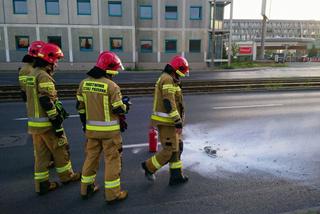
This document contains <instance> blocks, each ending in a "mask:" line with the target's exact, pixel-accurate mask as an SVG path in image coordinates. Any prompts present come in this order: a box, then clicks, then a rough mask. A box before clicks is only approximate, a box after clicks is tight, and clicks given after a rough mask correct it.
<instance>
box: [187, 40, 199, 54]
mask: <svg viewBox="0 0 320 214" xmlns="http://www.w3.org/2000/svg"><path fill="white" fill-rule="evenodd" d="M189 52H193V53H200V52H201V40H189Z"/></svg>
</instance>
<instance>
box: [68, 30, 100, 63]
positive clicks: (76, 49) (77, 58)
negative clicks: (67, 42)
mask: <svg viewBox="0 0 320 214" xmlns="http://www.w3.org/2000/svg"><path fill="white" fill-rule="evenodd" d="M71 32H72V38H73V40H72V50H73V58H74V62H94V61H96V60H97V57H98V55H99V51H100V45H99V31H98V29H90V28H73V29H71ZM82 36H84V37H87V36H88V37H92V39H93V47H92V50H90V51H82V50H80V42H79V37H82Z"/></svg>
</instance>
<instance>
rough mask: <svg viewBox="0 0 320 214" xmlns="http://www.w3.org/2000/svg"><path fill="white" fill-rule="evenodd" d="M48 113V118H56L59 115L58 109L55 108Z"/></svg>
mask: <svg viewBox="0 0 320 214" xmlns="http://www.w3.org/2000/svg"><path fill="white" fill-rule="evenodd" d="M46 112H47V114H48V116H49V117H51V116H54V115H56V114H57V109H55V108H54V109H51V110H49V111H46Z"/></svg>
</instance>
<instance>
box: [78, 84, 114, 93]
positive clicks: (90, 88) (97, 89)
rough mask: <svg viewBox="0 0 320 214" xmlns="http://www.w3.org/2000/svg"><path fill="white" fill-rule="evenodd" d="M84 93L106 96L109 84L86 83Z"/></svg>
mask: <svg viewBox="0 0 320 214" xmlns="http://www.w3.org/2000/svg"><path fill="white" fill-rule="evenodd" d="M82 91H83V92H91V93H100V94H106V93H107V91H108V84H106V83H102V82H95V81H84V83H83V86H82Z"/></svg>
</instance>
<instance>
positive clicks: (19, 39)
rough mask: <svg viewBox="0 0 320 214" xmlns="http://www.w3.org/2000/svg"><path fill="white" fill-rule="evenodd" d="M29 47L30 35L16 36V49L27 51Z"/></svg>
mask: <svg viewBox="0 0 320 214" xmlns="http://www.w3.org/2000/svg"><path fill="white" fill-rule="evenodd" d="M28 47H29V36H16V49H17V50H19V51H26V50H28Z"/></svg>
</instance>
